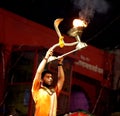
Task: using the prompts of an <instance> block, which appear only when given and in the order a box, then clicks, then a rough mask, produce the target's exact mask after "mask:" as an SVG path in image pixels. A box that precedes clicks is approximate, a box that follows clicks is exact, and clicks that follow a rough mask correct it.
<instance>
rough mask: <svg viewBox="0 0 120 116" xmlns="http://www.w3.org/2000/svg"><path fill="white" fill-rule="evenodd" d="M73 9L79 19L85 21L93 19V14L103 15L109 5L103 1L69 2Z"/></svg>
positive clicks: (80, 0) (84, 0) (74, 0)
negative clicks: (77, 13)
mask: <svg viewBox="0 0 120 116" xmlns="http://www.w3.org/2000/svg"><path fill="white" fill-rule="evenodd" d="M71 1H72V3H73V6H74V8H75V9H78V10H80V11H79V17H80V18H84V19H86V20H88V21H89V20H90V19H91V18H93V16H94V14H95V12H97V13H102V14H105V13H106V12H107V11H108V9H109V5H108V3H107V2H106V1H105V0H71Z"/></svg>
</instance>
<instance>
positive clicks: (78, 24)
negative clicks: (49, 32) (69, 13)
mask: <svg viewBox="0 0 120 116" xmlns="http://www.w3.org/2000/svg"><path fill="white" fill-rule="evenodd" d="M73 26H74V27H87V22H85V21H84V20H80V19H74V20H73Z"/></svg>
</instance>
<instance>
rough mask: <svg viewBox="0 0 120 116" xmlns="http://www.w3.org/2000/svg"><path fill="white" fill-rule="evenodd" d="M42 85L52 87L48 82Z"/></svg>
mask: <svg viewBox="0 0 120 116" xmlns="http://www.w3.org/2000/svg"><path fill="white" fill-rule="evenodd" d="M43 86H45V87H47V88H50V87H52V85H51V84H50V85H49V84H47V83H43Z"/></svg>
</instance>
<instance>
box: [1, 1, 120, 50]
mask: <svg viewBox="0 0 120 116" xmlns="http://www.w3.org/2000/svg"><path fill="white" fill-rule="evenodd" d="M0 4H1V7H2V8H4V9H7V10H9V11H11V12H13V13H15V14H18V15H20V16H23V17H25V18H27V19H30V20H32V21H35V22H37V23H40V24H42V25H45V26H47V27H49V28H52V29H54V25H53V23H54V20H55V19H57V18H64V20H63V21H62V23H61V24H60V25H59V28H60V30H61V32H62V33H64V34H67V32H68V30H69V29H70V28H72V21H73V19H74V18H79V17H81V16H84V17H85V18H86V19H87V20H89V23H88V26H87V27H86V28H85V29H84V31H83V33H82V36H81V41H83V42H87V43H88V44H90V45H92V46H94V47H97V48H99V49H103V50H115V49H119V48H120V29H119V27H120V3H119V0H1V1H0ZM79 13H80V15H79Z"/></svg>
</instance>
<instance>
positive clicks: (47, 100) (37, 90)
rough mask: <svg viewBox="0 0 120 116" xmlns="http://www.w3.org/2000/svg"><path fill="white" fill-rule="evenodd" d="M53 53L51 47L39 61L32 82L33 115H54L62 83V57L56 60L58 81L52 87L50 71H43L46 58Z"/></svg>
mask: <svg viewBox="0 0 120 116" xmlns="http://www.w3.org/2000/svg"><path fill="white" fill-rule="evenodd" d="M52 54H53V51H52V50H51V48H50V49H49V50H48V51H47V53H46V55H45V58H44V59H43V60H42V61H41V63H40V64H39V66H38V69H37V71H36V74H35V78H34V80H33V84H32V90H31V91H32V96H33V100H34V102H35V116H56V111H57V95H59V93H60V91H61V90H62V87H63V83H64V71H63V67H62V62H63V58H61V59H59V60H58V81H57V84H56V87H55V88H52V82H53V77H52V73H51V72H50V71H44V68H45V65H46V63H47V60H48V58H49V57H50V56H51V55H52Z"/></svg>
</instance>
